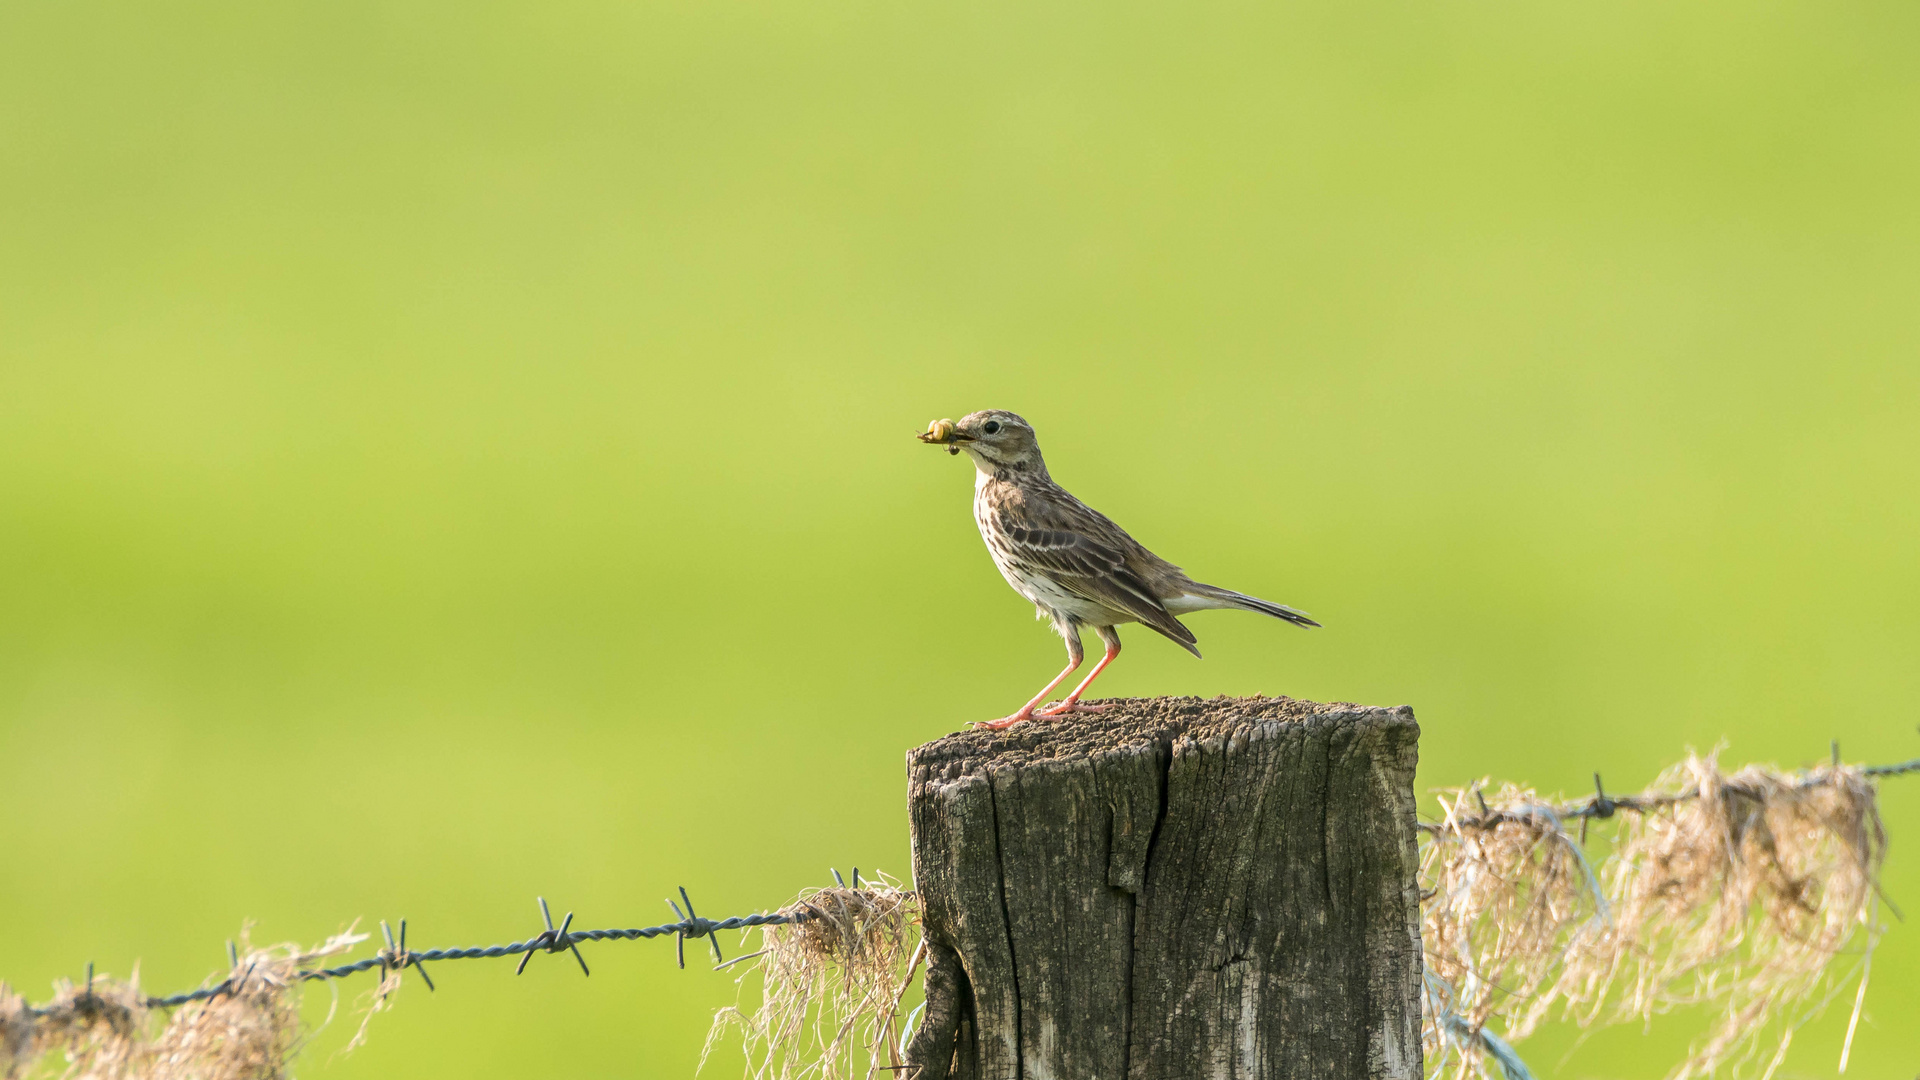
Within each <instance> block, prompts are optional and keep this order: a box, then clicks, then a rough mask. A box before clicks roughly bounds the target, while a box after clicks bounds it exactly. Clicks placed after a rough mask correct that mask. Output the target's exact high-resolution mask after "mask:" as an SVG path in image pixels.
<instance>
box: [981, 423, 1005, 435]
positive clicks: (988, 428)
mask: <svg viewBox="0 0 1920 1080" xmlns="http://www.w3.org/2000/svg"><path fill="white" fill-rule="evenodd" d="M980 430H981V431H984V432H986V433H987V434H989V435H998V434H1000V421H998V420H989V421H987V422H986V423H984V424H982V425H980Z"/></svg>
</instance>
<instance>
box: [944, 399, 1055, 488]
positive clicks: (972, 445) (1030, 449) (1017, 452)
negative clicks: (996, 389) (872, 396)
mask: <svg viewBox="0 0 1920 1080" xmlns="http://www.w3.org/2000/svg"><path fill="white" fill-rule="evenodd" d="M920 441H921V442H923V443H929V444H932V445H935V446H944V447H946V448H947V453H949V454H958V453H960V452H961V451H963V450H964V451H966V453H967V456H968V457H970V458H972V459H973V463H974V465H975V466H976V467H978V468H979V470H980V471H981V472H984V473H989V474H992V473H999V472H1002V471H1013V472H1035V473H1039V474H1040V475H1042V476H1044V475H1046V470H1047V467H1046V464H1045V463H1044V462H1042V461H1041V459H1040V443H1039V440H1037V439H1035V438H1034V437H1033V425H1032V424H1029V423H1027V422H1026V421H1025V420H1023V419H1021V418H1020V416H1019V415H1018V414H1016V413H1010V412H1008V411H1006V410H1005V409H985V410H982V411H980V412H977V413H968V414H967V415H966V416H963V417H961V418H960V419H959V420H935V421H934V422H933V423H931V424H929V425H927V430H926V431H924V432H922V433H921V434H920Z"/></svg>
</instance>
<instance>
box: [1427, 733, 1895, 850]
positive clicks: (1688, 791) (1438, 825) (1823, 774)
mask: <svg viewBox="0 0 1920 1080" xmlns="http://www.w3.org/2000/svg"><path fill="white" fill-rule="evenodd" d="M1845 768H1847V766H1845V765H1842V764H1841V763H1840V744H1839V743H1838V742H1835V743H1834V744H1833V764H1832V766H1831V767H1830V768H1828V769H1826V770H1822V771H1803V772H1802V775H1801V777H1800V779H1799V781H1798V783H1797V784H1796V786H1797V787H1800V788H1803V789H1804V788H1810V787H1816V786H1818V785H1820V784H1824V783H1827V782H1829V781H1830V780H1831V779H1832V778H1833V776H1834V775H1835V774H1836V773H1838V772H1839V771H1840V770H1842V769H1845ZM1852 771H1854V772H1858V773H1859V774H1860V775H1862V776H1872V777H1882V776H1905V775H1907V774H1909V773H1917V772H1920V758H1914V759H1913V760H1911V761H1901V762H1896V763H1894V764H1891V765H1859V766H1854V767H1853V769H1852ZM1473 797H1474V799H1475V801H1476V802H1478V803H1479V805H1480V812H1479V813H1478V814H1467V815H1455V816H1450V817H1449V818H1448V820H1446V821H1422V822H1419V823H1418V825H1417V827H1418V828H1419V830H1420V831H1421V832H1424V833H1441V832H1445V831H1447V830H1448V829H1491V828H1493V827H1495V826H1497V825H1504V824H1521V823H1525V822H1529V821H1533V820H1535V819H1537V818H1538V817H1540V816H1541V815H1543V814H1544V815H1551V816H1552V817H1555V818H1558V819H1560V820H1562V821H1565V820H1568V819H1573V820H1577V821H1579V822H1580V828H1581V830H1582V831H1581V834H1580V835H1581V838H1582V839H1585V837H1586V832H1585V830H1586V824H1587V819H1590V818H1599V819H1602V820H1604V819H1606V818H1610V817H1612V816H1613V815H1614V814H1616V813H1619V812H1620V811H1622V810H1631V811H1633V812H1634V813H1638V814H1644V813H1647V812H1649V811H1652V810H1658V809H1660V808H1661V807H1664V806H1672V805H1674V804H1675V803H1682V802H1686V801H1688V800H1690V799H1697V798H1699V797H1700V789H1699V788H1697V787H1690V788H1685V789H1682V790H1680V791H1677V792H1674V793H1673V794H1671V795H1621V796H1617V797H1616V796H1611V795H1608V794H1607V789H1606V786H1605V785H1604V784H1602V783H1601V781H1600V774H1599V773H1594V774H1593V795H1592V797H1590V798H1587V799H1582V800H1579V801H1576V802H1571V803H1567V804H1565V805H1563V806H1547V805H1530V806H1524V807H1521V808H1519V809H1506V808H1501V809H1498V810H1495V809H1493V808H1491V807H1489V806H1488V805H1487V799H1486V796H1485V795H1483V794H1481V791H1480V788H1479V786H1478V785H1475V786H1474V788H1473Z"/></svg>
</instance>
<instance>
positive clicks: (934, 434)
mask: <svg viewBox="0 0 1920 1080" xmlns="http://www.w3.org/2000/svg"><path fill="white" fill-rule="evenodd" d="M920 441H921V442H924V443H944V444H946V447H947V453H949V454H957V453H959V452H960V445H959V442H958V441H957V440H956V439H955V438H954V437H953V421H951V420H935V421H934V422H933V423H931V424H928V425H927V431H926V434H924V435H922V436H920Z"/></svg>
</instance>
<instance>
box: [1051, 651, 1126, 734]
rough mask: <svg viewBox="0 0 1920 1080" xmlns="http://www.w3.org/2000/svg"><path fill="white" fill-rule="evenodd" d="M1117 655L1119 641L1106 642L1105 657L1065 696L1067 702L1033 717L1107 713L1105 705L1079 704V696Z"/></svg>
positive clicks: (1118, 653)
mask: <svg viewBox="0 0 1920 1080" xmlns="http://www.w3.org/2000/svg"><path fill="white" fill-rule="evenodd" d="M1119 655H1120V642H1119V641H1109V642H1107V655H1105V656H1103V657H1101V658H1100V662H1099V663H1097V664H1095V665H1093V670H1092V671H1089V672H1087V677H1086V678H1085V679H1082V680H1081V681H1080V685H1079V686H1076V687H1074V688H1073V693H1071V694H1068V695H1067V700H1065V701H1063V702H1061V703H1060V704H1058V705H1055V706H1054V707H1053V708H1051V709H1046V710H1043V711H1041V712H1038V713H1035V714H1034V715H1035V716H1065V715H1066V714H1068V713H1077V712H1105V711H1107V709H1108V708H1109V706H1106V705H1082V704H1080V695H1081V694H1084V693H1086V692H1087V687H1089V686H1091V685H1093V680H1095V679H1097V678H1099V677H1100V673H1101V672H1102V671H1105V670H1106V668H1107V665H1108V664H1111V663H1113V658H1114V657H1116V656H1119ZM1047 689H1049V690H1051V689H1053V687H1051V686H1049V687H1047ZM1043 696H1044V695H1043Z"/></svg>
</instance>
